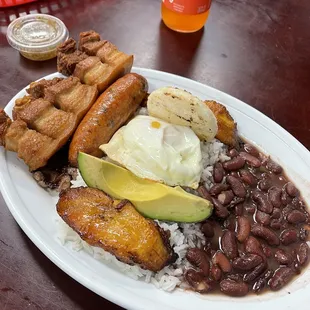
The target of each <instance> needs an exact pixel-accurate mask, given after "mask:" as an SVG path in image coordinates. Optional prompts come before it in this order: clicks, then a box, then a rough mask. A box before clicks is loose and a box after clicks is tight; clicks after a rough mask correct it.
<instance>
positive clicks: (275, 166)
mask: <svg viewBox="0 0 310 310" xmlns="http://www.w3.org/2000/svg"><path fill="white" fill-rule="evenodd" d="M266 168H267V170H269V171H271V172H273V173H274V174H280V173H282V171H283V169H282V167H281V166H280V165H278V164H277V163H275V162H274V161H273V160H271V159H270V158H269V159H268V160H267V164H266Z"/></svg>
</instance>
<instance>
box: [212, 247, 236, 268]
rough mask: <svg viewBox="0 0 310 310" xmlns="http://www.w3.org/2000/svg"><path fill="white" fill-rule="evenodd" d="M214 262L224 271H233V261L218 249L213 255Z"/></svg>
mask: <svg viewBox="0 0 310 310" xmlns="http://www.w3.org/2000/svg"><path fill="white" fill-rule="evenodd" d="M212 263H213V264H214V265H217V266H219V267H220V268H221V270H222V271H223V272H224V273H228V272H231V268H232V267H231V263H230V261H229V260H228V258H227V257H226V256H225V255H224V254H223V253H222V252H221V251H217V252H216V253H215V254H214V256H213V257H212Z"/></svg>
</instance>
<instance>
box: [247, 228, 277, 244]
mask: <svg viewBox="0 0 310 310" xmlns="http://www.w3.org/2000/svg"><path fill="white" fill-rule="evenodd" d="M251 232H252V234H253V235H254V236H256V237H259V238H262V239H264V240H265V241H266V242H267V243H268V244H269V245H271V246H273V245H279V244H280V240H279V238H278V236H277V235H276V234H275V233H274V232H273V231H272V230H270V229H269V228H267V227H264V226H262V225H258V224H254V225H252V228H251Z"/></svg>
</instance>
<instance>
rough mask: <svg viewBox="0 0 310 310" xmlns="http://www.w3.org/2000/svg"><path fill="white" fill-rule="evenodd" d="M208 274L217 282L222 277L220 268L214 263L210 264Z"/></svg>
mask: <svg viewBox="0 0 310 310" xmlns="http://www.w3.org/2000/svg"><path fill="white" fill-rule="evenodd" d="M210 275H211V278H212V279H213V280H214V281H216V282H218V281H220V280H221V278H222V270H221V269H220V268H219V267H217V266H216V265H212V267H211V270H210Z"/></svg>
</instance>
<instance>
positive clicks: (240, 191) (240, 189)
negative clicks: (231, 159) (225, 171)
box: [226, 175, 246, 198]
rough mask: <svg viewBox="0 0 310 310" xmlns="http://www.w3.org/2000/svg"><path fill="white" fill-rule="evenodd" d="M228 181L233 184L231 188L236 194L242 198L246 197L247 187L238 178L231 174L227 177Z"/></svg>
mask: <svg viewBox="0 0 310 310" xmlns="http://www.w3.org/2000/svg"><path fill="white" fill-rule="evenodd" d="M226 181H227V183H228V184H229V185H230V186H231V189H232V191H233V192H234V194H235V195H236V196H238V197H240V198H244V197H245V196H246V189H245V187H244V185H243V184H242V183H241V182H240V181H239V179H238V178H235V177H233V176H230V175H229V176H227V177H226Z"/></svg>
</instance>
